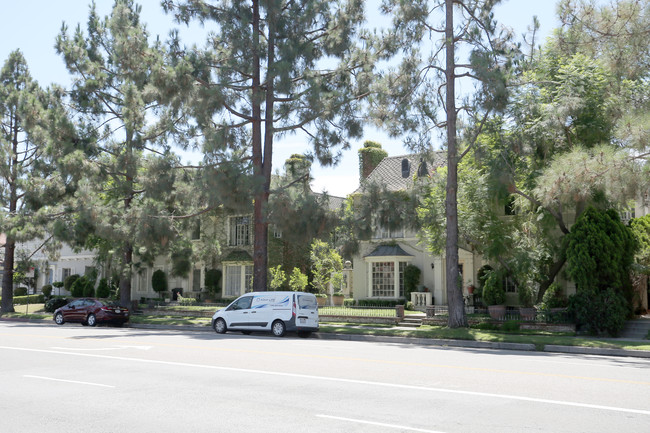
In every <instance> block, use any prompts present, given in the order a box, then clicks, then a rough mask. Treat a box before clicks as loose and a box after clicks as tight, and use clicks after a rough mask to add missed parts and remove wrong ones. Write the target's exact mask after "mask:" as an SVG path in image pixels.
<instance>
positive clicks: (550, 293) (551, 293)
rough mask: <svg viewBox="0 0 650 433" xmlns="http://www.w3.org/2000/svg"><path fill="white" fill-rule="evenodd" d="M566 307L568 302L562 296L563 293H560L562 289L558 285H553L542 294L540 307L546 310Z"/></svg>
mask: <svg viewBox="0 0 650 433" xmlns="http://www.w3.org/2000/svg"><path fill="white" fill-rule="evenodd" d="M567 305H568V300H567V298H566V296H564V293H562V287H560V285H559V284H558V283H553V284H551V285H550V286H549V287H548V289H546V292H544V296H543V297H542V304H541V306H540V307H541V308H542V309H544V310H547V309H550V308H565V307H566V306H567Z"/></svg>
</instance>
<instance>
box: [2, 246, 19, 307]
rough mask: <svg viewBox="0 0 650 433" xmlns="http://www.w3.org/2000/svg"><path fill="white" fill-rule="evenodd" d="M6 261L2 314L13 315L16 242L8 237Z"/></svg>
mask: <svg viewBox="0 0 650 433" xmlns="http://www.w3.org/2000/svg"><path fill="white" fill-rule="evenodd" d="M4 248H5V260H4V266H3V271H4V273H3V275H2V306H1V307H0V312H2V313H13V312H14V311H15V310H14V291H13V290H14V282H13V279H14V253H15V251H16V242H15V241H14V240H13V239H10V238H9V237H7V239H6V242H5V247H4Z"/></svg>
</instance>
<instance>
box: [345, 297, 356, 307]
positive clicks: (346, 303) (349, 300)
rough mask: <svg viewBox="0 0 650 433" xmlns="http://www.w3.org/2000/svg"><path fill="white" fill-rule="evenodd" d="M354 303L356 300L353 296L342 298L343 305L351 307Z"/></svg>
mask: <svg viewBox="0 0 650 433" xmlns="http://www.w3.org/2000/svg"><path fill="white" fill-rule="evenodd" d="M355 303H356V301H355V300H354V299H353V298H347V299H344V300H343V306H344V307H352V306H354V304H355Z"/></svg>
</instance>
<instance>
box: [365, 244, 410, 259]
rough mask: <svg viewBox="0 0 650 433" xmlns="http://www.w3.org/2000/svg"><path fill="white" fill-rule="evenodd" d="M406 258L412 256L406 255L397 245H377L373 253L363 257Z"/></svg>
mask: <svg viewBox="0 0 650 433" xmlns="http://www.w3.org/2000/svg"><path fill="white" fill-rule="evenodd" d="M396 256H407V257H413V255H412V254H409V253H407V252H406V251H404V250H403V249H402V247H400V246H399V245H379V246H378V247H377V248H375V249H374V251H373V252H371V253H370V254H368V255H367V256H365V257H396Z"/></svg>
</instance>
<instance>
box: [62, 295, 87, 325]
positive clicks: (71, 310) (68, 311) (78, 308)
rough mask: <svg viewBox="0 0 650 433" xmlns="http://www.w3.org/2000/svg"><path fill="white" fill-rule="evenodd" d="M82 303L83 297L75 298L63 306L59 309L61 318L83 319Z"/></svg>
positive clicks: (68, 319) (78, 320)
mask: <svg viewBox="0 0 650 433" xmlns="http://www.w3.org/2000/svg"><path fill="white" fill-rule="evenodd" d="M83 304H84V300H83V299H77V300H75V301H72V302H70V303H69V304H68V305H66V306H65V307H63V308H62V309H61V312H62V313H63V319H64V320H65V321H66V322H81V321H82V320H83V319H82V317H83V313H84V309H83Z"/></svg>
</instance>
